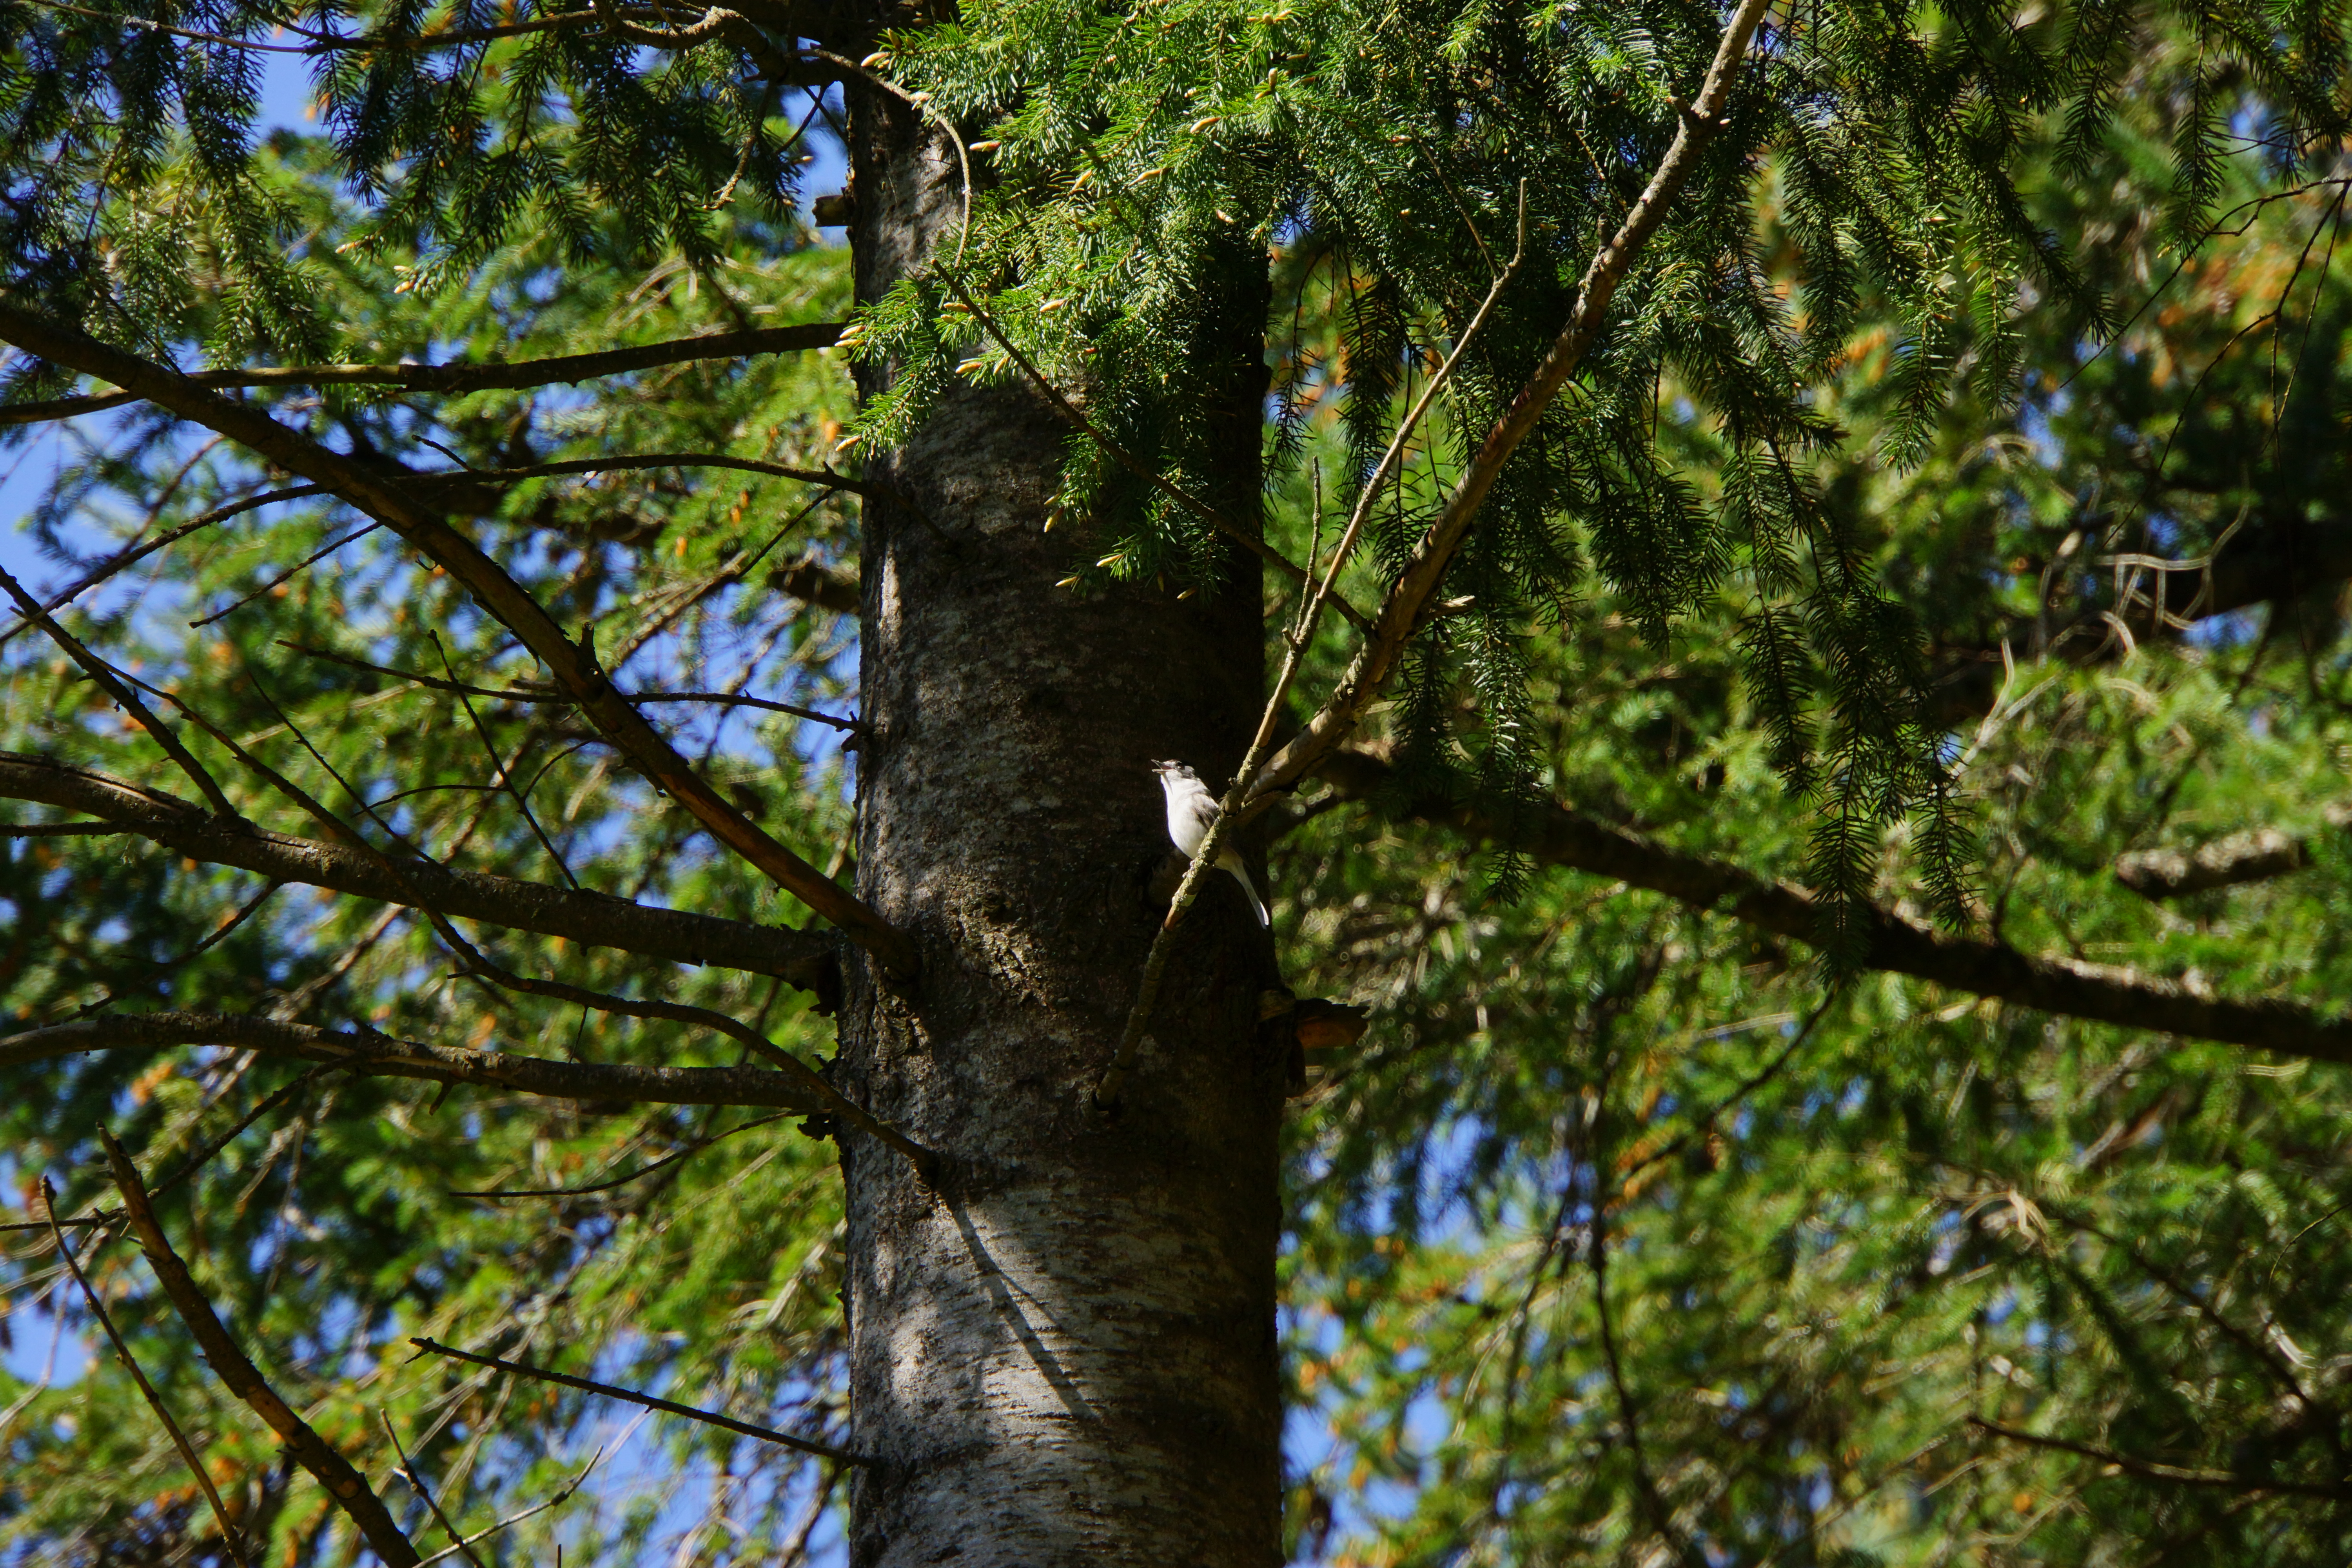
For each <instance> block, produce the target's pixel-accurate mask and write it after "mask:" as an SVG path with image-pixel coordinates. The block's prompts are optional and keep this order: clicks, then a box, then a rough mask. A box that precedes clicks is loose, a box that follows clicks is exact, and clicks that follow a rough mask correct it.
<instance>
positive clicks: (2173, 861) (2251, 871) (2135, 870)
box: [2116, 805, 2352, 899]
mask: <svg viewBox="0 0 2352 1568" xmlns="http://www.w3.org/2000/svg"><path fill="white" fill-rule="evenodd" d="M2326 816H2327V826H2330V827H2333V828H2336V829H2339V830H2340V829H2342V828H2346V827H2352V805H2331V806H2329V807H2328V808H2327V813H2326ZM2310 864H2311V844H2310V841H2309V840H2307V839H2303V838H2296V837H2292V836H2290V835H2288V834H2284V833H2282V832H2280V831H2279V830H2278V829H2277V828H2275V827H2256V828H2251V829H2249V830H2248V831H2246V832H2244V833H2232V834H2230V835H2229V836H2228V837H2222V838H2216V839H2214V840H2213V841H2212V842H2211V843H2210V844H2200V845H2199V846H2198V847H2196V848H2194V849H2136V850H2134V851H2132V852H2131V853H2130V854H2128V855H2118V856H2116V881H2118V882H2121V883H2122V884H2123V885H2124V886H2125V887H2126V888H2129V889H2131V890H2132V891H2133V892H2135V893H2137V894H2138V895H2139V896H2140V897H2142V898H2144V899H2176V898H2179V897H2181V896H2182V895H2184V894H2188V893H2201V892H2204V891H2205V890H2207V889H2210V888H2234V887H2237V886H2238V885H2239V884H2241V883H2244V882H2263V881H2268V880H2269V879H2271V878H2273V877H2284V876H2285V875H2286V874H2287V873H2288V872H2290V871H2300V870H2302V869H2303V868H2305V866H2308V865H2310Z"/></svg>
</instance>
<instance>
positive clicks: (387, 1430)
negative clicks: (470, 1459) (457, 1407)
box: [375, 1405, 485, 1568]
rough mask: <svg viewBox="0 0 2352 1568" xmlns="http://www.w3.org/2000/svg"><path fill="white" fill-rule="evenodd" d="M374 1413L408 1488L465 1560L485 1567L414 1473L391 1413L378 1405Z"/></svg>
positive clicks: (423, 1482)
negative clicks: (428, 1511)
mask: <svg viewBox="0 0 2352 1568" xmlns="http://www.w3.org/2000/svg"><path fill="white" fill-rule="evenodd" d="M375 1414H376V1418H377V1419H378V1420H380V1421H382V1422H383V1435H384V1436H387V1437H389V1438H391V1439H392V1451H393V1452H394V1453H395V1454H397V1455H399V1456H400V1473H401V1474H402V1475H403V1476H405V1477H406V1478H407V1479H408V1485H409V1489H411V1490H412V1491H414V1492H415V1494H416V1495H417V1496H418V1497H421V1498H423V1499H424V1500H425V1507H426V1508H427V1509H429V1510H432V1513H433V1517H434V1518H435V1519H436V1520H438V1521H441V1528H442V1529H443V1530H445V1531H448V1534H449V1539H450V1541H451V1542H453V1543H455V1545H456V1546H457V1550H458V1551H459V1552H464V1553H465V1556H466V1561H467V1562H468V1563H472V1564H473V1565H474V1568H485V1565H484V1563H483V1562H482V1560H481V1559H480V1558H479V1557H477V1556H475V1555H474V1548H473V1546H472V1544H471V1543H470V1542H467V1540H466V1538H465V1536H464V1535H463V1534H461V1533H459V1531H458V1529H457V1526H456V1525H455V1524H453V1523H451V1522H450V1520H449V1516H448V1515H447V1514H446V1513H444V1512H442V1511H441V1504H440V1501H439V1500H437V1499H436V1498H435V1497H434V1495H433V1492H432V1489H430V1488H428V1487H426V1486H425V1478H424V1477H422V1476H420V1475H418V1474H417V1473H416V1465H415V1461H414V1460H412V1459H411V1458H409V1457H408V1450H407V1449H406V1448H404V1447H401V1442H400V1434H399V1433H398V1432H395V1431H394V1430H393V1426H392V1413H391V1412H390V1411H388V1410H386V1409H385V1408H384V1407H383V1405H377V1406H376V1407H375Z"/></svg>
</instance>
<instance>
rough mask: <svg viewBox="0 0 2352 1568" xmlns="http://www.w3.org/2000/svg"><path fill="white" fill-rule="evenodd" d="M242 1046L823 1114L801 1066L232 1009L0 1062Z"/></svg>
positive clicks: (52, 1045)
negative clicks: (592, 1052) (653, 1060)
mask: <svg viewBox="0 0 2352 1568" xmlns="http://www.w3.org/2000/svg"><path fill="white" fill-rule="evenodd" d="M182 1046H239V1047H245V1048H247V1049H250V1050H257V1051H262V1052H266V1053H268V1054H269V1055H271V1056H282V1057H296V1058H301V1059H302V1060H305V1061H328V1062H332V1063H335V1064H337V1065H338V1066H341V1067H343V1068H346V1069H348V1070H349V1071H352V1072H354V1073H360V1074H364V1075H368V1076H379V1075H380V1076H383V1077H388V1078H412V1079H423V1080H424V1081H425V1082H427V1083H444V1084H460V1083H462V1084H475V1085H479V1086H481V1087H484V1088H489V1089H505V1090H507V1091H508V1092H509V1093H520V1094H534V1095H543V1096H546V1097H548V1098H550V1099H554V1100H581V1101H584V1102H589V1103H597V1104H604V1103H611V1104H624V1105H626V1104H646V1105H731V1106H757V1107H761V1108H762V1109H773V1110H790V1111H794V1112H796V1113H798V1114H800V1115H802V1116H821V1115H830V1114H832V1113H833V1112H834V1110H835V1106H834V1104H833V1101H832V1098H831V1097H830V1096H822V1095H817V1094H814V1093H812V1092H811V1091H810V1089H809V1088H808V1085H807V1084H806V1083H805V1082H804V1081H803V1079H802V1078H801V1077H800V1076H799V1075H798V1074H793V1073H782V1072H775V1071H772V1070H771V1069H768V1068H749V1067H740V1068H672V1067H635V1066H627V1065H623V1064H620V1063H614V1062H559V1061H549V1060H547V1059H545V1058H540V1057H519V1056H509V1054H507V1053H506V1052H504V1051H486V1050H475V1049H470V1048H467V1047H459V1046H432V1045H425V1044H423V1043H421V1042H419V1041H415V1040H403V1039H397V1038H394V1037H392V1036H390V1035H385V1034H381V1033H379V1032H377V1031H376V1030H374V1029H371V1028H367V1027H365V1026H358V1027H354V1028H352V1029H348V1030H339V1029H326V1028H321V1027H320V1026H318V1025H316V1024H291V1023H288V1022H286V1021H285V1020H283V1019H279V1018H259V1017H253V1016H247V1015H245V1014H238V1013H194V1012H182V1011H178V1010H171V1011H164V1012H155V1013H131V1014H107V1015H103V1016H99V1017H95V1018H83V1019H80V1020H78V1021H77V1022H74V1023H71V1024H51V1025H47V1026H42V1027H39V1028H34V1029H26V1030H24V1031H23V1032H21V1033H18V1034H15V1035H8V1036H5V1037H0V1068H5V1067H21V1066H23V1065H24V1064H26V1063H27V1062H38V1061H53V1060H55V1059H57V1058H60V1057H68V1056H79V1055H80V1054H81V1053H83V1052H85V1051H108V1050H144V1051H162V1050H170V1049H173V1048H176V1047H182Z"/></svg>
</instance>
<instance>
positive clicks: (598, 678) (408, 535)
mask: <svg viewBox="0 0 2352 1568" xmlns="http://www.w3.org/2000/svg"><path fill="white" fill-rule="evenodd" d="M0 340H5V341H6V342H10V343H13V344H15V345H16V347H18V348H20V349H22V350H24V351H25V352H26V353H31V354H35V355H37V356H38V357H40V358H42V359H46V360H48V361H50V362H51V363H56V364H59V365H63V366H66V367H68V368H69V369H74V370H79V371H81V372H83V373H84V374H89V375H97V376H102V377H104V378H105V379H107V380H109V381H110V382H113V383H114V384H116V385H118V386H121V388H123V389H124V390H125V391H128V392H136V393H138V394H139V395H142V396H143V397H145V398H147V399H148V400H149V401H151V402H152V403H155V404H157V405H160V406H162V407H163V408H166V409H168V410H170V411H171V412H172V413H173V414H176V415H178V416H180V417H182V418H184V419H187V420H191V421H193V422H194V423H196V424H198V425H201V426H205V428H207V429H210V430H213V431H215V432H216V433H218V434H220V435H223V436H226V437H229V438H230V439H232V440H235V441H237V442H239V443H241V444H242V445H244V446H245V447H247V448H248V449H249V450H251V451H252V452H253V453H254V454H255V455H256V456H257V457H259V458H263V459H265V460H266V461H268V462H272V463H275V464H277V465H278V466H279V467H280V468H284V469H286V470H287V471H288V472H289V473H291V474H293V475H295V476H297V477H299V478H302V479H310V480H312V481H313V482H316V483H319V484H323V485H327V486H330V487H331V488H332V489H334V490H335V492H336V493H337V494H338V495H339V496H341V498H342V499H343V500H345V501H346V502H347V503H349V504H351V505H352V506H354V507H356V508H358V509H359V510H361V511H362V512H364V513H366V514H367V515H368V516H371V517H374V518H378V519H380V520H382V521H383V522H384V523H385V524H387V525H388V526H389V527H390V528H391V529H392V530H393V531H394V532H396V533H398V534H399V535H400V536H401V538H402V539H403V540H404V541H405V542H407V543H408V544H409V545H410V546H411V547H412V548H414V549H415V550H417V551H418V552H421V553H422V554H424V555H425V557H426V558H427V559H429V560H431V561H433V562H434V563H436V564H437V565H439V566H441V567H442V568H443V569H444V570H446V572H447V573H448V574H449V575H450V576H451V577H453V578H455V579H456V580H457V582H458V583H460V584H463V585H464V586H465V587H466V588H467V591H468V592H470V593H471V594H472V595H473V596H474V598H475V600H476V601H477V602H478V604H480V605H482V607H483V608H484V609H486V610H488V612H489V613H490V615H491V616H493V617H494V618H495V619H497V620H498V621H499V623H500V624H501V625H503V626H506V627H507V629H508V630H509V631H510V632H512V633H513V634H514V635H515V636H516V637H518V638H519V639H520V641H521V642H522V644H523V646H524V647H527V648H529V649H530V652H531V653H532V655H533V656H534V657H536V658H538V659H539V660H540V662H541V663H542V664H544V665H545V666H547V668H548V669H549V670H550V672H551V674H552V675H553V676H554V678H555V680H556V683H557V684H558V685H559V686H561V687H562V689H564V690H566V691H567V692H569V693H570V694H571V695H572V699H573V700H574V701H576V702H578V703H579V705H580V708H581V710H582V711H583V713H585V714H586V715H587V716H588V718H589V720H590V721H591V722H593V724H594V725H595V726H596V728H597V729H598V730H599V731H602V732H603V733H604V736H605V737H606V738H607V739H608V740H609V741H611V742H612V743H613V744H614V746H615V747H617V748H618V749H619V750H620V752H621V753H622V754H623V755H624V756H625V757H626V758H628V760H629V761H630V763H632V764H634V765H635V767H636V768H637V770H638V771H639V772H640V773H643V774H644V775H645V777H646V779H647V780H648V781H649V782H650V783H652V784H654V785H655V786H656V788H658V789H661V790H663V791H665V792H667V794H668V795H670V796H671V797H672V798H673V799H675V800H677V802H678V804H680V805H683V806H685V807H686V809H687V810H688V812H689V813H691V814H692V815H693V816H694V817H695V818H696V820H697V821H698V822H700V823H701V824H702V825H703V826H704V827H705V829H707V830H708V831H709V833H710V834H711V836H712V837H715V838H717V839H718V840H719V842H720V843H721V844H724V845H725V846H727V847H728V848H730V849H731V850H733V851H734V852H735V853H736V854H737V855H739V856H740V857H741V858H743V859H745V860H746V861H748V862H750V863H751V865H752V866H753V867H755V868H757V869H759V870H760V871H761V873H762V874H764V875H766V876H768V877H770V878H772V879H773V880H774V881H775V882H776V883H777V884H778V885H779V886H781V887H782V888H783V889H785V890H786V891H788V892H790V893H792V894H793V896H795V897H796V898H798V899H800V900H802V901H803V903H805V904H807V905H808V906H809V907H810V908H811V909H813V910H815V911H816V912H817V913H818V914H820V915H822V916H823V917H824V918H825V919H827V920H829V921H833V922H834V923H835V925H837V926H839V927H841V929H842V931H844V933H845V934H846V935H847V936H848V937H849V939H850V940H851V941H853V942H856V943H858V944H859V945H860V946H862V947H864V948H866V949H867V950H868V951H869V952H873V953H874V954H875V956H876V957H877V959H878V960H880V961H881V963H882V964H883V965H884V967H885V968H886V969H888V970H890V971H892V972H893V973H896V974H898V975H899V976H910V975H912V974H913V973H914V972H915V970H916V968H917V967H918V957H917V952H916V949H915V944H914V942H913V941H912V940H911V939H909V938H908V936H907V934H906V933H905V932H903V931H899V930H898V928H896V927H895V926H893V925H891V924H890V923H889V922H888V921H886V920H884V919H883V918H882V917H881V916H880V915H878V914H877V913H876V912H875V911H874V910H871V909H869V908H867V907H866V905H865V904H864V903H863V902H861V901H860V900H858V899H857V898H856V897H855V896H854V895H853V894H851V893H849V892H848V891H846V890H845V889H843V888H841V887H839V886H838V885H836V884H835V882H834V881H833V880H832V879H830V878H828V877H827V876H825V874H824V872H822V871H820V870H818V869H817V868H815V867H814V866H812V865H810V864H809V863H808V862H807V861H806V860H804V859H803V858H801V857H800V856H798V855H796V854H794V853H793V851H792V850H790V849H788V848H786V847H784V846H783V845H782V844H780V843H778V842H777V841H776V840H775V839H774V838H773V837H771V836H770V835H769V834H768V833H767V831H766V830H765V829H763V828H761V826H759V825H758V824H757V823H755V822H753V821H752V820H751V818H750V817H748V816H744V815H743V813H742V812H741V811H740V810H738V809H737V808H736V807H735V806H734V805H732V804H730V802H729V801H728V800H727V799H726V798H725V797H724V796H723V795H720V794H719V792H718V791H717V790H716V789H714V788H712V787H711V785H710V784H709V783H707V782H706V781H705V780H704V779H703V778H702V777H701V775H700V774H699V773H697V772H696V771H695V769H694V767H693V765H692V764H691V763H688V761H687V759H686V758H685V757H683V756H681V755H680V754H679V753H678V752H677V749H676V748H675V747H673V746H672V745H671V744H670V743H669V742H668V741H667V739H665V738H664V737H663V736H662V735H661V733H660V732H659V731H656V730H655V729H654V727H653V726H652V725H651V724H649V723H647V722H646V719H645V716H644V715H643V714H641V713H639V712H638V711H637V710H636V709H635V707H633V706H632V705H631V704H630V703H629V702H628V700H626V699H625V698H624V697H623V696H622V695H621V694H620V693H619V692H617V691H615V690H614V688H613V684H612V682H611V681H610V680H609V679H606V677H605V674H604V668H603V667H602V666H601V665H600V664H599V663H598V661H597V658H596V654H595V649H594V647H593V644H591V643H590V642H589V641H588V640H587V639H586V638H584V637H583V639H582V640H581V641H580V642H579V643H576V644H575V643H573V642H572V640H571V639H570V638H569V637H567V636H566V635H565V633H564V632H563V629H562V627H561V626H558V625H557V624H556V622H555V620H554V618H553V617H552V616H550V615H549V614H548V613H547V611H546V609H545V608H544V607H543V606H542V605H541V604H540V603H539V601H538V600H536V599H535V598H533V597H531V595H530V594H529V593H528V592H526V591H525V590H524V588H523V587H522V585H521V584H519V583H517V582H516V581H515V580H514V579H513V578H512V577H511V576H509V574H507V571H506V569H505V568H504V567H502V566H500V565H499V563H497V562H496V561H494V560H492V559H491V558H490V557H489V556H488V554H486V553H484V552H483V551H482V549H481V548H480V546H478V545H477V544H476V543H475V542H473V541H472V540H471V539H469V538H467V536H466V535H464V534H462V533H460V532H458V531H457V529H455V528H454V527H452V526H451V525H450V523H449V522H448V521H447V520H446V518H444V517H442V516H441V515H440V514H439V513H438V512H437V511H436V510H435V509H434V508H433V507H432V506H431V505H430V504H429V502H428V501H427V500H425V499H424V498H422V497H420V495H419V494H418V493H417V487H416V486H415V484H414V482H413V478H414V477H413V476H404V475H402V474H398V473H386V472H383V471H381V470H378V469H374V468H369V467H367V466H366V465H364V464H362V463H360V462H358V461H356V460H354V459H353V458H349V457H347V456H345V455H343V454H341V453H339V452H335V451H332V450H331V449H329V448H328V447H323V446H321V445H320V444H319V443H318V442H316V441H313V440H311V439H310V438H309V437H306V436H303V435H300V434H299V433H297V432H295V431H292V430H289V429H288V428H287V427H286V426H282V425H279V424H278V423H277V422H276V421H275V420H273V419H271V418H270V417H269V416H268V413H267V412H265V411H264V410H261V409H258V408H253V407H248V406H247V405H243V404H239V403H235V402H232V401H230V400H229V399H227V398H225V397H223V396H221V395H219V394H217V393H215V392H212V391H209V390H207V389H205V388H204V387H201V386H198V385H196V384H194V383H192V382H190V381H189V380H188V378H187V377H185V376H183V375H180V374H176V373H175V372H173V371H169V370H166V369H164V368H163V367H162V366H160V365H157V364H154V363H150V362H148V361H146V360H142V359H141V358H139V357H138V356H137V355H135V354H130V353H123V352H122V351H121V350H120V349H117V348H113V347H110V345H108V344H105V343H101V342H98V341H97V340H96V339H94V338H91V337H89V336H88V335H86V334H84V333H82V332H80V331H76V330H74V329H72V328H68V327H65V326H61V325H59V324H58V323H56V322H54V321H46V320H44V319H42V318H40V317H38V316H35V315H33V314H31V313H30V312H27V311H26V310H20V309H18V308H17V307H16V306H15V305H13V304H10V303H7V302H5V301H0Z"/></svg>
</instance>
